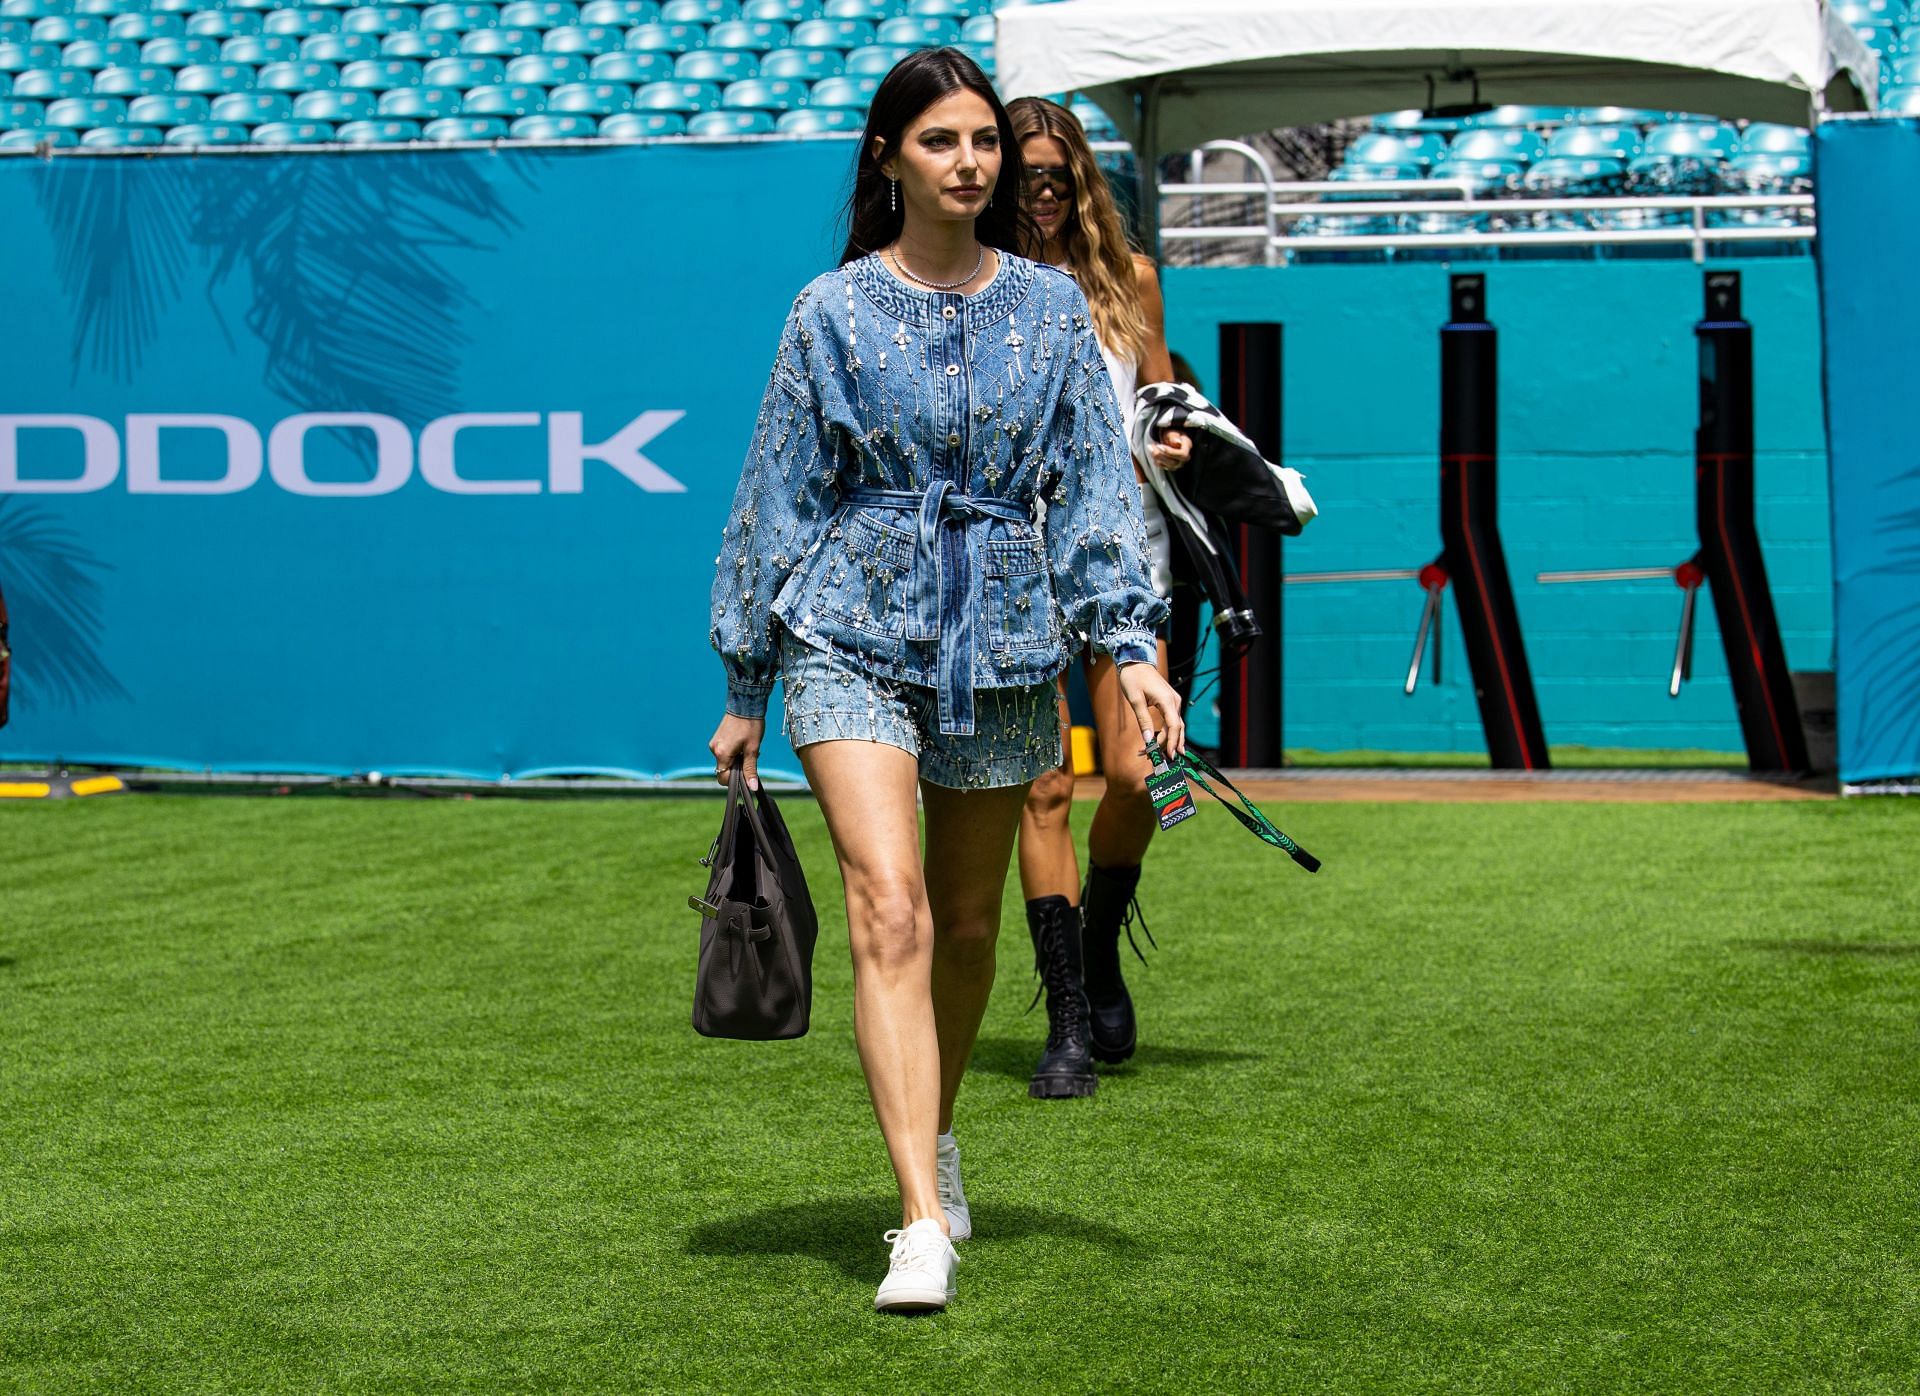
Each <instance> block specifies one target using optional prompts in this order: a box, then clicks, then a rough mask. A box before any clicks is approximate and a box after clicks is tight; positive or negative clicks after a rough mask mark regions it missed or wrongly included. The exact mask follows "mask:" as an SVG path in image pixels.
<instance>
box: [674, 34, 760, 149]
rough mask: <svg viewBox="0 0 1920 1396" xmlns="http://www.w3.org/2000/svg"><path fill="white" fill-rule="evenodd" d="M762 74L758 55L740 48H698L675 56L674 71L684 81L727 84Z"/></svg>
mask: <svg viewBox="0 0 1920 1396" xmlns="http://www.w3.org/2000/svg"><path fill="white" fill-rule="evenodd" d="M759 74H760V58H759V55H757V54H752V53H741V52H740V51H739V50H738V49H695V50H694V51H693V52H692V53H683V54H681V55H680V56H679V57H678V58H676V59H674V60H673V75H674V76H675V77H676V78H678V79H680V80H681V81H682V82H712V83H719V84H721V85H723V86H724V85H725V84H727V83H730V82H739V81H740V80H741V79H742V78H751V77H758V76H759ZM689 129H691V128H689Z"/></svg>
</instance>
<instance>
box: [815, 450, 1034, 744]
mask: <svg viewBox="0 0 1920 1396" xmlns="http://www.w3.org/2000/svg"><path fill="white" fill-rule="evenodd" d="M840 498H841V500H842V502H844V503H846V504H849V505H851V506H853V507H854V508H857V509H899V510H905V511H908V512H912V513H915V514H917V515H918V516H919V517H918V528H917V530H916V532H917V534H918V541H917V543H916V545H915V548H914V561H915V567H914V592H913V595H912V596H910V597H908V598H907V638H908V639H910V640H933V641H936V642H937V647H936V649H935V655H936V657H937V670H936V672H937V674H938V682H937V684H936V685H935V692H936V694H937V696H938V702H939V710H940V730H941V731H942V732H946V733H951V734H953V735H956V736H970V735H972V733H973V652H974V644H975V639H974V634H973V604H972V599H973V552H974V550H973V548H972V547H970V546H969V545H968V543H969V540H968V536H967V535H968V533H969V531H970V530H972V529H975V528H978V527H979V526H981V525H983V524H985V523H986V522H987V521H988V520H989V519H1003V520H1006V521H1008V522H1011V523H1028V522H1031V520H1032V517H1033V515H1032V511H1031V509H1030V507H1028V506H1025V505H1021V504H1018V503H1016V502H1015V501H1013V500H1011V499H998V498H995V497H994V496H992V495H972V494H962V493H961V492H960V491H959V489H958V488H957V487H956V486H955V485H954V482H953V481H951V480H935V481H934V482H933V483H932V484H931V485H929V486H927V489H926V492H925V493H924V494H921V493H916V492H915V491H913V490H876V489H852V490H847V491H845V492H843V493H842V494H841V496H840Z"/></svg>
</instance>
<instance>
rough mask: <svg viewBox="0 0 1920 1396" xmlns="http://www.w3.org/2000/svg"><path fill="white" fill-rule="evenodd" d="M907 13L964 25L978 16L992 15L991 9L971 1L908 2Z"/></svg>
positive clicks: (909, 0)
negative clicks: (929, 16)
mask: <svg viewBox="0 0 1920 1396" xmlns="http://www.w3.org/2000/svg"><path fill="white" fill-rule="evenodd" d="M906 12H907V13H908V14H910V15H932V16H936V17H938V18H941V19H952V20H958V21H961V22H962V23H964V22H965V21H967V20H969V19H971V18H973V16H975V15H977V14H990V13H991V9H990V8H989V7H988V6H985V5H978V6H976V5H974V4H972V3H970V0H907V9H906Z"/></svg>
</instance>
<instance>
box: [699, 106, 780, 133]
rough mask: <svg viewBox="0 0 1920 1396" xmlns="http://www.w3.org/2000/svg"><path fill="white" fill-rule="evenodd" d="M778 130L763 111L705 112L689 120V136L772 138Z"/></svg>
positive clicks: (771, 119)
mask: <svg viewBox="0 0 1920 1396" xmlns="http://www.w3.org/2000/svg"><path fill="white" fill-rule="evenodd" d="M777 129H778V128H777V127H776V126H775V125H774V122H773V118H772V117H771V116H770V115H768V114H767V113H766V112H763V111H745V110H736V111H703V112H701V113H700V114H699V115H697V116H690V117H688V118H687V134H688V135H689V136H705V137H709V138H712V137H728V136H770V135H772V134H773V133H774V131H775V130H777Z"/></svg>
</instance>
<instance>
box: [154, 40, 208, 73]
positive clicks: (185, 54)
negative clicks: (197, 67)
mask: <svg viewBox="0 0 1920 1396" xmlns="http://www.w3.org/2000/svg"><path fill="white" fill-rule="evenodd" d="M140 61H141V62H142V63H157V64H159V65H160V66H161V67H162V68H186V67H190V66H192V65H193V64H195V63H218V62H219V61H220V41H219V40H218V39H184V38H183V39H148V40H147V41H146V42H145V43H144V44H142V45H141V46H140Z"/></svg>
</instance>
